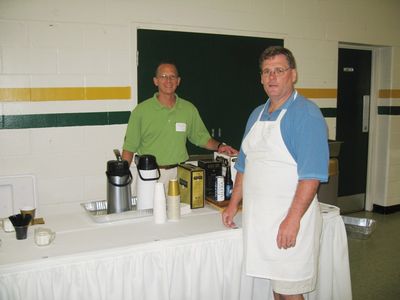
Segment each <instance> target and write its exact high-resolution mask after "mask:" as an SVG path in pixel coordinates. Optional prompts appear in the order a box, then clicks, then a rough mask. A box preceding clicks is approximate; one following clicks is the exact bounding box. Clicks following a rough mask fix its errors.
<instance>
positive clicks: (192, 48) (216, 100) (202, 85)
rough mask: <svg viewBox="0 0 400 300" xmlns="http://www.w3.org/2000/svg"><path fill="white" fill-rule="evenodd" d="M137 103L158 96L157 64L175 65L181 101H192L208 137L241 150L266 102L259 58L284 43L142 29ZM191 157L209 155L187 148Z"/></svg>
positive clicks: (140, 30)
mask: <svg viewBox="0 0 400 300" xmlns="http://www.w3.org/2000/svg"><path fill="white" fill-rule="evenodd" d="M137 45H138V61H139V63H138V95H139V99H138V102H141V101H143V100H145V99H147V98H149V97H151V96H152V95H153V94H154V92H155V87H154V85H153V80H152V78H153V76H154V71H155V68H156V66H157V64H158V63H159V62H160V61H163V60H172V61H174V62H175V63H176V64H177V67H178V69H179V73H180V76H181V78H182V80H181V84H180V86H179V88H178V89H177V93H178V95H179V96H180V97H182V98H184V99H187V100H189V101H191V102H192V103H193V104H194V105H195V106H196V107H197V108H198V110H199V112H200V115H201V117H202V119H203V121H204V123H205V125H206V127H207V128H208V130H209V132H210V134H212V135H213V136H214V137H215V138H216V139H218V140H220V141H223V142H226V143H229V144H230V145H232V146H234V147H235V148H237V149H239V147H240V143H241V139H242V136H243V133H244V128H245V126H246V121H247V118H248V117H249V115H250V113H251V111H252V110H253V109H254V108H255V107H256V106H258V105H260V104H262V103H263V102H265V101H266V96H265V93H264V91H263V89H262V85H261V83H260V75H259V68H258V58H259V56H260V54H261V52H262V51H263V50H264V49H265V48H267V47H268V46H271V45H283V40H281V39H267V38H258V37H243V36H232V35H220V34H205V33H190V32H177V31H162V30H147V29H138V31H137ZM188 150H189V153H190V154H200V153H206V152H207V151H206V150H204V149H201V148H198V147H195V146H193V145H191V144H190V143H188Z"/></svg>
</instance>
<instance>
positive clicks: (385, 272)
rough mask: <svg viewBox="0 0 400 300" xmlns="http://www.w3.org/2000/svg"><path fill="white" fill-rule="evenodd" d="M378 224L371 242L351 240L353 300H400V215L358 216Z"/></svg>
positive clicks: (349, 242) (351, 215)
mask: <svg viewBox="0 0 400 300" xmlns="http://www.w3.org/2000/svg"><path fill="white" fill-rule="evenodd" d="M345 215H346V216H350V217H359V218H370V219H374V220H376V229H375V231H374V232H373V233H372V234H371V236H370V238H369V239H366V240H360V239H353V238H348V245H349V257H350V272H351V281H352V291H353V300H369V299H371V300H380V299H385V300H392V299H393V300H397V299H400V212H396V213H393V214H387V215H383V214H377V213H372V212H365V211H364V212H356V213H350V214H345Z"/></svg>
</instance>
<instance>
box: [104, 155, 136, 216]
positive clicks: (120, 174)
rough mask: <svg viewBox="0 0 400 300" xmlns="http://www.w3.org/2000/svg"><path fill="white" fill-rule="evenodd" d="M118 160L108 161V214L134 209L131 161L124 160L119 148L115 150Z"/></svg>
mask: <svg viewBox="0 0 400 300" xmlns="http://www.w3.org/2000/svg"><path fill="white" fill-rule="evenodd" d="M114 153H115V155H116V157H117V160H110V161H108V162H107V171H106V175H107V214H112V213H121V212H124V211H127V210H131V209H132V202H131V198H132V194H131V183H132V174H131V171H130V170H129V163H128V161H126V160H122V158H121V155H120V153H119V151H118V150H114Z"/></svg>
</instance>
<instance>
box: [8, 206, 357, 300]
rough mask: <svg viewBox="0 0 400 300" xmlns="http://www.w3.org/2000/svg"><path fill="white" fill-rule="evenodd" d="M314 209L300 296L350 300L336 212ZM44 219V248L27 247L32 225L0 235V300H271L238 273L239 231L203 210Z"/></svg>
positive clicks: (266, 288) (261, 284) (260, 285)
mask: <svg viewBox="0 0 400 300" xmlns="http://www.w3.org/2000/svg"><path fill="white" fill-rule="evenodd" d="M321 207H322V211H323V217H324V218H323V232H322V236H321V254H320V264H319V276H318V284H317V289H316V290H315V291H314V292H312V293H309V294H307V295H305V297H306V299H338V300H339V299H340V300H346V299H351V283H350V270H349V263H348V250H347V239H346V232H345V228H344V224H343V221H342V218H341V217H340V215H339V212H338V209H337V208H335V207H332V206H327V205H321ZM324 211H325V212H324ZM240 217H241V216H240V215H239V216H238V217H237V219H238V220H237V222H238V223H239V224H240ZM45 221H46V224H45V225H42V226H46V227H49V228H51V229H53V230H55V231H56V232H57V236H56V239H55V241H54V242H53V243H52V244H51V245H50V246H45V247H38V246H36V245H35V244H34V241H33V230H34V228H35V227H36V226H37V225H35V226H32V227H31V228H29V232H28V238H27V239H26V240H16V239H15V233H5V232H3V231H2V232H1V233H0V239H1V240H2V245H1V246H0V299H4V300H6V299H13V300H18V299H21V300H22V299H23V300H26V299H41V300H43V299H68V300H70V299H139V300H156V299H161V300H164V299H166V300H167V299H168V300H180V299H182V300H188V299H190V300H191V299H193V300H196V299H198V300H202V299H207V300H210V299H212V300H219V299H221V300H222V299H226V300H235V299H238V300H239V299H240V300H249V299H253V300H258V299H272V298H271V297H272V291H271V288H270V285H269V281H268V280H265V279H258V278H257V279H256V278H252V277H248V276H245V275H243V274H242V259H243V248H242V230H241V229H240V228H238V229H228V228H225V227H224V226H223V225H222V222H221V217H220V214H219V212H218V211H216V210H214V209H213V208H211V207H205V208H202V209H196V210H192V212H191V213H189V214H187V215H184V216H182V218H181V220H180V221H179V222H168V223H165V224H154V222H153V220H152V218H151V217H145V218H142V219H140V220H123V221H118V222H113V223H108V224H97V223H94V222H93V221H92V220H91V219H90V218H88V216H87V215H86V214H85V213H84V212H82V213H76V214H69V215H57V216H45Z"/></svg>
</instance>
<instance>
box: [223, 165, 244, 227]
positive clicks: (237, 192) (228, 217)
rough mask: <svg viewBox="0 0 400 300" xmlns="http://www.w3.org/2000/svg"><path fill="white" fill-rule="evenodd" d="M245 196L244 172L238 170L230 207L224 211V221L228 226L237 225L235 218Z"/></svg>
mask: <svg viewBox="0 0 400 300" xmlns="http://www.w3.org/2000/svg"><path fill="white" fill-rule="evenodd" d="M242 198H243V173H241V172H237V173H236V178H235V184H234V185H233V191H232V196H231V200H229V204H228V207H227V208H225V209H224V211H223V212H222V223H224V225H225V226H227V227H231V228H233V227H236V224H235V222H233V218H234V217H235V215H236V213H237V211H238V210H239V204H240V202H241V201H242Z"/></svg>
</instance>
